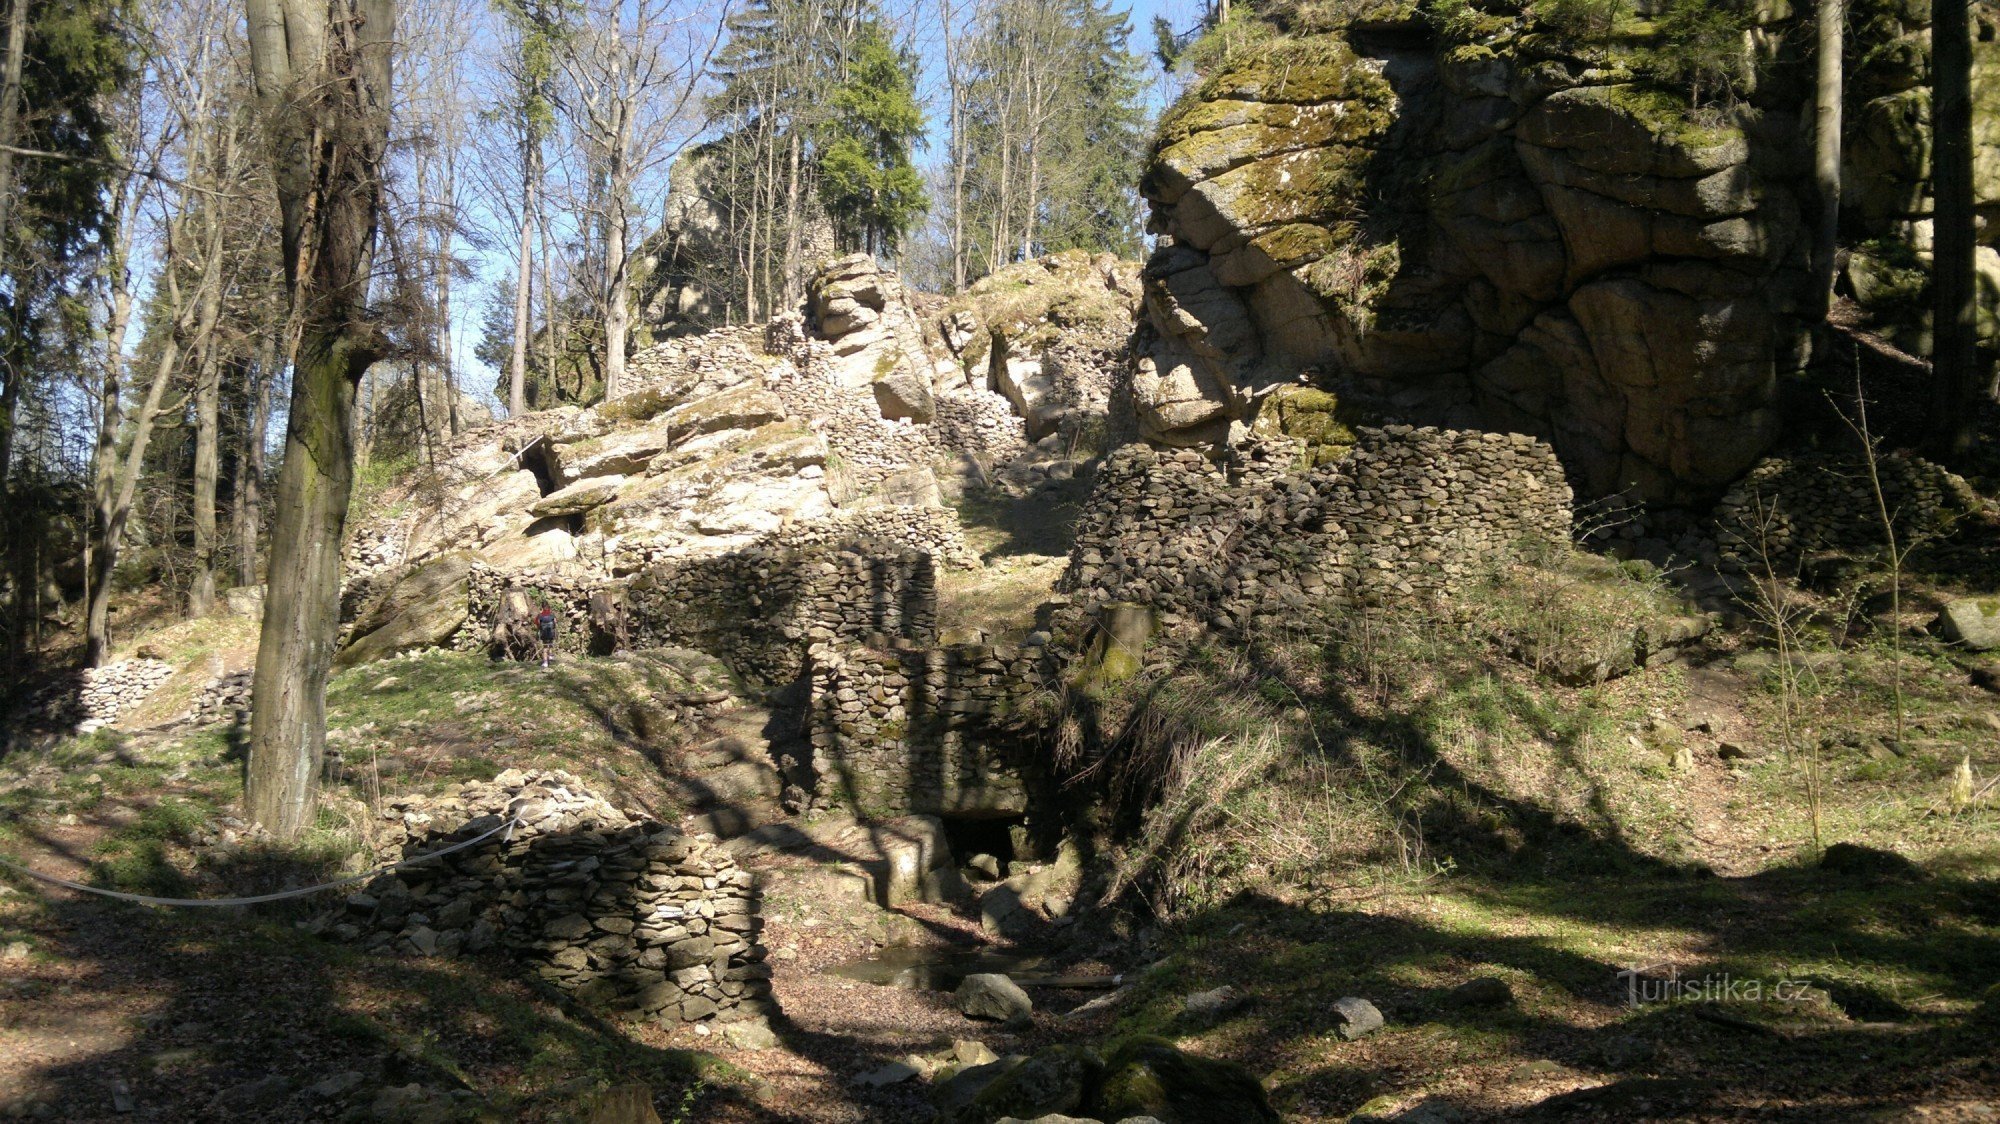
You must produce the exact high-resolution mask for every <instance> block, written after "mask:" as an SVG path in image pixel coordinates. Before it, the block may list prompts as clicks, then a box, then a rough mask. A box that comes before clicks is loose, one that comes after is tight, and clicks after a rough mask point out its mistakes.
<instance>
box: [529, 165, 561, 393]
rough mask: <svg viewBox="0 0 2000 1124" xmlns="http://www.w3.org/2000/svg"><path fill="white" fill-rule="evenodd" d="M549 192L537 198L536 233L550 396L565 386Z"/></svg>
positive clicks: (544, 360)
mask: <svg viewBox="0 0 2000 1124" xmlns="http://www.w3.org/2000/svg"><path fill="white" fill-rule="evenodd" d="M547 206H548V199H547V197H546V195H540V194H538V195H537V196H536V197H535V236H536V238H537V240H538V242H539V249H540V251H541V274H542V378H543V379H545V380H546V382H545V383H544V385H545V386H546V387H547V388H548V393H549V397H550V399H553V398H554V395H555V391H556V390H557V389H558V388H559V387H560V386H561V385H562V381H561V379H560V378H559V377H558V375H557V373H556V284H555V275H554V272H553V268H552V266H551V265H550V262H551V261H552V260H553V259H554V256H555V242H554V240H553V239H551V238H550V237H549V216H548V214H547V212H546V209H545V208H546V207H547ZM554 404H555V403H554V401H552V400H551V401H544V402H543V403H542V407H543V408H544V409H546V408H548V407H549V406H553V405H554Z"/></svg>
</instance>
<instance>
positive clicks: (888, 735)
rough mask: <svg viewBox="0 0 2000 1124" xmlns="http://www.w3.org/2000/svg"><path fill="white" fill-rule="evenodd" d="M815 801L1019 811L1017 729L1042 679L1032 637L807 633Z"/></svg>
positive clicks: (948, 812) (897, 810)
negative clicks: (908, 639)
mask: <svg viewBox="0 0 2000 1124" xmlns="http://www.w3.org/2000/svg"><path fill="white" fill-rule="evenodd" d="M808 665H809V672H810V676H811V684H812V688H811V696H810V701H809V703H808V707H809V723H810V730H811V738H812V755H813V756H812V762H811V771H812V774H813V776H814V778H815V779H816V783H817V792H816V794H815V803H816V804H818V805H822V806H825V805H846V806H849V807H851V808H853V809H854V810H856V811H857V812H860V813H862V814H864V815H870V816H887V815H901V814H906V813H912V812H914V813H922V814H928V815H942V816H951V817H956V818H966V819H977V818H1008V817H1018V816H1021V815H1023V814H1025V813H1026V812H1027V811H1028V804H1029V794H1030V787H1031V785H1032V783H1033V781H1032V777H1033V770H1032V767H1031V762H1030V761H1029V760H1028V759H1027V756H1026V754H1025V753H1024V752H1023V750H1022V742H1021V739H1020V737H1019V730H1018V729H1016V724H1017V719H1018V717H1019V716H1020V713H1021V710H1022V708H1023V704H1024V703H1025V702H1026V701H1027V700H1028V699H1029V698H1030V696H1032V695H1033V694H1034V693H1035V692H1037V691H1039V690H1041V689H1042V685H1043V684H1044V683H1046V682H1047V681H1048V679H1049V676H1048V674H1047V672H1048V668H1047V667H1046V666H1045V664H1044V660H1043V653H1042V650H1041V649H1039V648H1033V647H1030V648H1018V649H1017V648H1008V647H993V646H987V645H979V644H958V645H949V646H945V647H938V648H926V649H913V648H887V647H857V646H845V645H837V644H831V643H820V644H815V645H814V646H813V647H812V649H811V650H810V652H809V653H808Z"/></svg>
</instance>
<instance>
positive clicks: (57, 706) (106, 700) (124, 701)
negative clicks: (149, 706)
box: [8, 657, 174, 744]
mask: <svg viewBox="0 0 2000 1124" xmlns="http://www.w3.org/2000/svg"><path fill="white" fill-rule="evenodd" d="M173 674H174V669H173V665H171V664H168V663H166V662H165V661H162V660H155V659H147V658H145V657H139V658H136V659H129V660H119V661H117V662H116V663H108V664H105V665H104V666H103V667H87V668H84V669H83V670H81V671H76V672H66V673H64V674H62V675H60V676H58V677H57V678H56V679H55V680H54V681H53V682H51V683H49V684H48V685H47V686H45V687H43V688H41V689H40V690H38V691H36V692H35V693H34V694H33V695H32V696H30V697H29V699H28V701H27V703H26V704H25V705H24V706H23V707H22V708H21V711H20V714H19V717H18V719H17V721H16V723H15V727H14V728H13V729H11V730H9V731H8V741H9V744H11V742H12V740H13V738H14V736H16V735H18V734H22V733H53V734H59V735H64V736H67V735H71V734H88V733H91V732H93V731H96V730H100V729H103V728H104V727H106V726H110V725H112V724H113V723H115V722H117V721H118V719H119V717H120V716H122V715H124V714H126V713H128V712H129V711H131V710H132V709H133V708H134V707H136V706H138V705H139V704H140V703H142V702H144V701H145V700H146V698H147V697H148V696H150V695H151V694H152V693H153V691H154V690H156V689H157V688H158V687H159V686H160V684H162V683H165V682H166V681H167V680H168V679H170V678H172V677H173Z"/></svg>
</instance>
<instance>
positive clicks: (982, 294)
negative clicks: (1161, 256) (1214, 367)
mask: <svg viewBox="0 0 2000 1124" xmlns="http://www.w3.org/2000/svg"><path fill="white" fill-rule="evenodd" d="M1138 296H1139V271H1138V267H1137V266H1136V265H1135V264H1134V263H1132V262H1126V261H1120V260H1119V259H1117V258H1116V257H1113V256H1112V255H1110V254H1098V255H1095V256H1092V255H1089V254H1085V253H1084V252H1082V251H1080V250H1070V251H1067V252H1064V253H1060V254H1052V255H1050V256H1048V257H1045V258H1040V259H1037V260H1035V261H1027V262H1018V263H1016V264H1014V265H1009V266H1006V267H1004V268H1002V269H1000V270H999V271H997V272H995V273H994V274H993V275H992V276H990V277H985V278H982V279H980V280H979V281H976V282H974V283H973V284H972V285H971V286H970V287H969V288H968V289H967V290H966V291H965V292H964V293H963V294H961V295H960V296H957V297H954V298H953V299H952V300H951V301H950V302H949V303H948V304H947V305H946V306H945V308H944V311H943V313H942V314H941V315H940V316H939V317H938V320H937V333H936V334H937V337H938V339H939V340H940V342H941V343H942V344H943V346H944V348H945V350H946V351H947V352H948V353H949V355H950V357H951V360H952V364H953V366H954V367H955V368H956V369H957V371H958V372H959V377H961V378H962V379H964V380H965V383H966V385H968V386H970V387H974V388H980V389H985V390H989V391H992V392H994V393H997V394H999V395H1001V396H1002V397H1004V398H1005V399H1006V401H1007V403H1008V404H1009V405H1010V406H1012V408H1013V412H1014V413H1015V415H1017V416H1018V417H1020V418H1021V419H1022V420H1023V421H1024V422H1025V423H1026V425H1027V433H1026V436H1027V439H1028V440H1030V441H1038V440H1040V439H1041V438H1042V437H1044V436H1046V435H1047V434H1049V433H1052V432H1054V431H1055V430H1056V428H1057V426H1058V425H1060V424H1061V422H1062V421H1063V419H1064V418H1066V417H1072V416H1075V417H1077V418H1078V419H1079V420H1081V419H1083V418H1087V417H1092V416H1101V415H1103V414H1105V413H1106V412H1107V410H1108V409H1109V407H1110V398H1111V390H1112V386H1113V383H1114V381H1115V372H1116V370H1117V369H1118V368H1119V367H1120V366H1122V364H1123V362H1124V358H1125V354H1126V348H1127V344H1128V342H1129V340H1130V338H1131V335H1132V327H1133V324H1134V319H1135V316H1136V313H1137V310H1138Z"/></svg>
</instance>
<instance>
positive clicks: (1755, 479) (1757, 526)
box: [1714, 454, 1980, 574]
mask: <svg viewBox="0 0 2000 1124" xmlns="http://www.w3.org/2000/svg"><path fill="white" fill-rule="evenodd" d="M1876 470H1877V473H1878V474H1879V476H1880V478H1881V482H1882V498H1883V500H1884V501H1885V502H1886V504H1887V506H1888V509H1889V511H1890V512H1891V513H1892V516H1893V518H1894V520H1895V525H1896V529H1897V536H1898V539H1899V541H1900V545H1902V546H1903V547H1905V548H1907V547H1910V546H1915V545H1920V544H1922V543H1924V542H1927V541H1930V540H1934V539H1937V538H1940V537H1941V536H1942V535H1943V534H1944V533H1945V532H1946V531H1947V530H1948V529H1949V528H1950V527H1951V526H1952V524H1953V523H1955V522H1956V521H1957V520H1958V519H1960V518H1962V517H1963V516H1964V515H1966V514H1967V513H1969V512H1972V511H1974V510H1976V509H1978V508H1979V506H1980V499H1979V497H1978V495H1977V494H1976V493H1975V492H1974V491H1973V490H1972V488H1971V487H1970V486H1969V485H1968V484H1967V483H1966V482H1965V480H1964V479H1963V478H1962V477H1960V476H1958V475H1956V474H1954V473H1952V472H1950V471H1949V470H1947V469H1945V468H1942V467H1940V466H1938V465H1936V464H1933V463H1931V462H1930V461H1927V460H1924V459H1923V458H1921V457H1884V458H1881V459H1880V460H1879V461H1878V463H1877V465H1876ZM1714 526H1715V539H1716V544H1717V546H1718V547H1719V548H1720V552H1721V568H1722V569H1723V570H1724V571H1726V572H1737V573H1746V572H1747V573H1752V574H1761V573H1763V570H1764V565H1765V562H1766V560H1767V559H1768V561H1769V563H1770V564H1771V566H1772V567H1773V568H1774V570H1776V572H1778V573H1781V574H1783V573H1790V572H1792V571H1793V570H1794V568H1795V567H1796V566H1797V564H1798V563H1799V562H1800V560H1801V559H1804V558H1806V557H1808V556H1811V555H1813V554H1815V553H1818V552H1820V551H1837V552H1842V553H1853V552H1879V551H1882V550H1884V549H1886V544H1885V542H1884V539H1883V533H1882V515H1881V507H1880V506H1879V505H1878V504H1877V503H1876V498H1875V490H1874V486H1873V485H1872V484H1871V483H1870V482H1869V476H1868V466H1867V464H1866V463H1864V462H1863V461H1861V460H1859V459H1858V458H1852V457H1838V456H1832V455H1827V454H1807V455H1801V456H1796V457H1791V458H1778V457H1774V458H1771V459H1769V460H1765V461H1763V462H1761V463H1759V464H1758V465H1757V467H1756V468H1754V469H1752V470H1751V471H1750V473H1749V474H1748V475H1746V476H1745V477H1744V478H1743V479H1742V480H1740V481H1738V482H1737V483H1736V484H1735V485H1734V486H1732V487H1731V488H1730V490H1729V492H1728V493H1727V494H1726V495H1724V496H1723V497H1722V501H1721V502H1720V503H1718V504H1717V505H1716V508H1715V513H1714Z"/></svg>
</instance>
